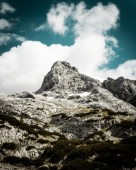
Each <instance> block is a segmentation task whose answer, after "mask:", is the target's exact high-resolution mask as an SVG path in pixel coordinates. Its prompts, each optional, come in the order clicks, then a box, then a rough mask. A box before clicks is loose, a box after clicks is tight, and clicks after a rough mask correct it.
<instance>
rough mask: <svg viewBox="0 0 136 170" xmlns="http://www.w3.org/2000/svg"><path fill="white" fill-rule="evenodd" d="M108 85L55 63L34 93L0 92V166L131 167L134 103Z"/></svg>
mask: <svg viewBox="0 0 136 170" xmlns="http://www.w3.org/2000/svg"><path fill="white" fill-rule="evenodd" d="M107 81H109V80H107ZM112 81H113V80H112ZM130 82H131V81H130ZM132 82H133V81H132ZM130 84H131V83H130ZM132 84H133V83H132ZM108 87H110V85H108ZM108 87H106V85H105V83H104V85H102V84H101V82H99V81H97V80H95V79H92V78H89V77H87V76H85V75H82V74H80V73H79V72H78V70H77V69H76V68H75V67H72V66H71V65H70V64H69V63H67V62H60V61H58V62H56V63H55V64H54V65H53V66H52V68H51V71H50V72H49V73H48V74H47V75H46V76H45V78H44V81H43V84H42V86H41V88H40V89H39V90H38V91H37V92H36V93H30V92H22V93H18V94H14V95H4V94H1V93H0V170H5V169H9V170H14V169H19V170H24V169H36V170H43V169H44V170H81V169H82V170H96V169H100V170H101V169H104V170H108V169H110V170H117V169H118V170H123V169H124V168H125V169H126V168H129V169H130V168H135V167H136V147H135V143H136V107H135V106H132V105H131V104H129V103H127V102H125V101H123V100H120V99H119V98H118V97H116V96H115V95H113V93H111V92H110V91H109V90H107V89H108ZM106 88H107V89H106ZM133 90H134V92H135V89H134V88H133Z"/></svg>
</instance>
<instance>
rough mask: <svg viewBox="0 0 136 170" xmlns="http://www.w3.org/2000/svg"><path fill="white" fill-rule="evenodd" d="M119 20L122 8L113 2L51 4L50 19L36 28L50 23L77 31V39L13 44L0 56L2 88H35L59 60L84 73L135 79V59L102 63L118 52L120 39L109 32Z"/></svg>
mask: <svg viewBox="0 0 136 170" xmlns="http://www.w3.org/2000/svg"><path fill="white" fill-rule="evenodd" d="M118 20H119V10H118V8H117V7H116V6H115V5H114V4H108V5H106V6H104V5H102V4H101V3H99V4H98V5H96V6H94V7H93V8H90V9H88V8H87V7H86V5H85V3H83V2H81V3H79V4H78V5H74V4H66V3H59V4H57V5H56V6H52V7H51V9H50V10H49V12H48V13H47V22H46V23H42V25H41V26H39V29H38V28H37V31H40V30H44V29H45V28H46V27H47V25H48V29H49V28H50V29H51V30H52V31H53V32H54V33H55V34H56V33H57V34H60V36H62V35H63V36H64V35H65V34H66V33H67V32H68V31H69V30H70V31H72V32H73V33H74V35H75V39H74V43H73V44H72V45H70V46H64V45H60V44H52V45H51V46H47V45H46V44H43V43H41V42H37V41H25V42H23V43H22V44H21V45H20V46H17V47H14V48H12V49H11V50H10V51H8V52H6V53H4V54H3V55H2V56H1V57H0V89H1V90H2V91H5V92H8V93H13V92H18V91H24V90H30V91H36V90H37V89H38V88H39V87H40V85H41V83H42V80H43V77H44V75H45V74H47V72H48V71H49V70H50V67H51V66H52V64H53V63H54V62H55V61H56V60H66V61H68V62H70V63H71V65H73V66H76V67H77V68H78V70H79V71H80V72H81V73H84V74H86V75H89V76H91V77H93V78H97V79H100V80H103V79H106V78H107V77H113V78H117V77H119V76H124V77H125V78H132V79H134V78H135V77H136V69H135V64H136V60H130V61H126V62H125V63H122V64H121V65H119V67H117V68H115V69H108V68H106V67H102V66H104V65H105V64H108V63H109V62H110V60H111V59H114V58H115V56H116V52H115V51H114V49H115V48H117V47H118V41H117V39H116V38H115V37H113V36H109V35H108V33H109V31H110V30H111V29H116V28H117V26H118ZM100 67H101V68H102V69H100ZM127 67H128V69H126V68H127Z"/></svg>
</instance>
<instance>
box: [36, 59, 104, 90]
mask: <svg viewBox="0 0 136 170" xmlns="http://www.w3.org/2000/svg"><path fill="white" fill-rule="evenodd" d="M96 86H101V82H100V81H98V80H95V79H93V78H90V77H88V76H85V75H83V74H80V73H78V70H77V69H76V68H75V67H72V66H71V65H70V64H69V63H67V62H65V61H62V62H61V61H57V62H56V63H54V65H53V66H52V68H51V70H50V71H49V72H48V74H47V75H46V76H45V77H44V81H43V83H42V86H41V88H40V89H39V90H38V91H37V92H36V93H43V92H45V91H55V92H60V91H67V92H71V93H79V92H84V91H90V90H91V89H92V88H93V87H96Z"/></svg>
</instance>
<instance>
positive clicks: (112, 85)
mask: <svg viewBox="0 0 136 170" xmlns="http://www.w3.org/2000/svg"><path fill="white" fill-rule="evenodd" d="M103 85H104V87H105V88H106V89H107V90H109V91H110V92H111V93H112V94H113V95H114V96H115V97H117V98H119V99H121V100H124V101H126V102H128V103H130V104H132V105H134V106H135V107H136V80H129V79H125V78H123V77H119V78H118V79H116V80H114V79H112V78H108V79H107V80H105V81H104V82H103Z"/></svg>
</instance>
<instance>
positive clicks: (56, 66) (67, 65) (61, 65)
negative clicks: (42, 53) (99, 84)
mask: <svg viewBox="0 0 136 170" xmlns="http://www.w3.org/2000/svg"><path fill="white" fill-rule="evenodd" d="M59 68H61V70H62V69H65V68H67V69H70V70H73V71H76V72H78V69H77V68H76V67H72V66H71V65H70V63H68V62H66V61H56V62H55V63H54V64H53V66H52V68H51V70H54V69H57V70H58V69H59Z"/></svg>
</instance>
